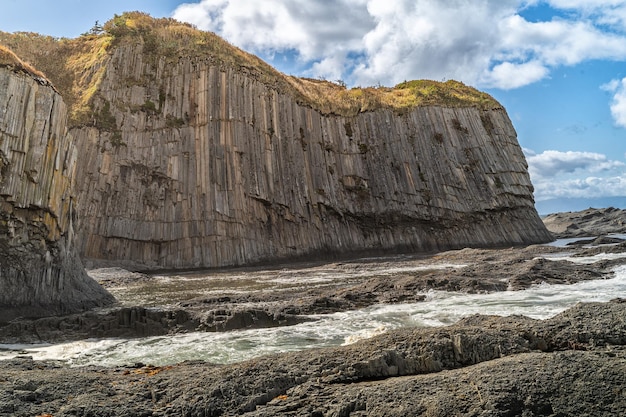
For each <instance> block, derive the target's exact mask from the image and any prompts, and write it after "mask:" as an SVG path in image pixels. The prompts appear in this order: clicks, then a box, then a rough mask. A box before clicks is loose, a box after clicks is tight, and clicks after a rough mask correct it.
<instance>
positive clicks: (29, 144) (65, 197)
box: [0, 48, 113, 322]
mask: <svg viewBox="0 0 626 417" xmlns="http://www.w3.org/2000/svg"><path fill="white" fill-rule="evenodd" d="M66 120H67V113H66V107H65V104H64V103H63V100H62V98H61V96H60V95H59V94H58V93H57V92H56V91H55V90H54V89H53V88H52V87H51V85H50V83H49V82H48V81H47V80H46V79H45V78H43V75H42V74H41V73H38V72H36V71H35V70H33V69H32V68H31V67H30V66H28V65H26V64H24V63H22V62H21V60H19V58H17V57H16V56H15V55H12V53H11V52H10V51H8V50H6V49H4V48H0V322H5V321H8V320H11V319H13V318H15V317H17V316H27V317H36V316H42V315H50V314H57V313H69V312H77V311H82V310H84V309H88V308H92V307H95V306H101V305H105V304H108V303H111V302H112V301H113V297H112V296H111V295H110V294H109V293H107V292H106V291H105V290H104V289H103V288H102V287H100V286H99V285H98V284H97V283H96V282H95V281H93V280H92V279H91V278H89V277H88V276H87V274H86V273H85V271H84V269H83V266H82V264H81V261H80V259H79V257H78V252H77V248H76V246H75V238H76V237H75V235H74V221H75V218H76V200H75V196H74V195H73V191H72V186H73V181H74V178H75V169H76V161H77V159H78V150H77V149H76V148H75V147H74V143H73V140H72V138H71V136H69V135H68V134H67V128H66Z"/></svg>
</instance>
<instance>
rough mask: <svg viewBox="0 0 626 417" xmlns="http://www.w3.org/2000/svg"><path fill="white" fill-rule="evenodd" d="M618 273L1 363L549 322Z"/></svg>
mask: <svg viewBox="0 0 626 417" xmlns="http://www.w3.org/2000/svg"><path fill="white" fill-rule="evenodd" d="M614 271H615V277H614V278H611V279H605V280H594V281H583V282H579V283H576V284H572V285H548V284H540V285H536V286H533V287H531V288H529V289H527V290H524V291H505V292H497V293H491V294H464V293H451V292H443V291H428V292H427V293H426V294H425V295H426V300H425V301H423V302H419V303H414V304H389V305H375V306H372V307H369V308H365V309H361V310H354V311H346V312H339V313H334V314H327V315H316V316H311V318H314V319H316V320H315V321H311V322H305V323H302V324H299V325H295V326H288V327H278V328H270V329H253V330H239V331H231V332H225V333H201V332H194V333H188V334H179V335H172V336H158V337H149V338H142V339H131V340H124V339H104V340H87V341H80V342H74V343H65V344H58V345H30V346H28V345H0V349H4V350H0V359H2V358H4V359H6V358H8V357H14V356H16V355H18V354H26V355H30V356H33V357H34V358H35V359H58V360H65V361H67V362H68V363H70V364H71V365H75V366H80V365H87V364H97V365H104V366H118V365H124V364H133V363H136V362H142V363H145V364H153V365H166V364H171V363H176V362H181V361H184V360H194V359H202V360H206V361H209V362H215V363H232V362H238V361H242V360H245V359H250V358H253V357H258V356H261V355H265V354H270V353H279V352H288V351H295V350H303V349H309V348H313V347H323V346H339V345H342V344H346V343H350V342H353V341H357V340H362V339H363V338H367V337H372V336H375V335H377V334H380V333H381V332H384V331H388V330H391V329H395V328H400V327H411V326H413V327H426V326H442V325H447V324H451V323H454V322H456V321H457V320H459V319H461V318H462V317H465V316H468V315H472V314H494V315H503V316H506V315H513V314H520V315H525V316H529V317H532V318H537V319H544V318H548V317H551V316H553V315H555V314H558V313H559V312H561V311H563V310H565V309H566V308H568V307H570V306H572V305H574V304H576V303H578V302H581V301H584V302H589V301H608V300H611V299H613V298H616V297H619V296H624V295H626V265H624V266H618V267H616V268H614ZM7 349H12V350H7Z"/></svg>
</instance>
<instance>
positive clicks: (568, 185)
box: [524, 149, 626, 201]
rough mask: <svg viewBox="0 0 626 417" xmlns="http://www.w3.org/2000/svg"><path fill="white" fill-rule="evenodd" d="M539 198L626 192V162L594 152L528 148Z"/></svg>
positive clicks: (603, 195)
mask: <svg viewBox="0 0 626 417" xmlns="http://www.w3.org/2000/svg"><path fill="white" fill-rule="evenodd" d="M524 153H525V154H526V159H527V161H528V171H529V173H530V176H531V180H532V182H533V185H534V187H535V200H536V201H544V200H550V199H554V198H578V197H584V198H594V197H610V196H624V195H626V173H624V169H625V168H626V164H625V163H623V162H621V161H614V160H610V159H609V158H608V157H607V156H606V155H603V154H599V153H593V152H572V151H569V152H560V151H545V152H542V153H540V154H537V153H535V152H533V151H532V150H530V149H524Z"/></svg>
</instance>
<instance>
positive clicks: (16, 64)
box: [0, 45, 45, 78]
mask: <svg viewBox="0 0 626 417" xmlns="http://www.w3.org/2000/svg"><path fill="white" fill-rule="evenodd" d="M0 67H5V68H10V69H12V70H13V71H15V72H24V73H26V74H29V75H31V76H33V77H38V78H45V76H44V75H43V73H42V72H41V71H38V70H36V69H35V68H33V66H32V65H30V64H29V63H27V62H24V61H22V60H21V59H20V58H19V57H18V56H17V55H15V53H13V51H11V50H10V49H9V48H7V47H5V46H2V45H0Z"/></svg>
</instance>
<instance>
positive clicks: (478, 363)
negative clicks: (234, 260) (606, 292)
mask: <svg viewBox="0 0 626 417" xmlns="http://www.w3.org/2000/svg"><path fill="white" fill-rule="evenodd" d="M625 345H626V302H625V301H624V300H620V299H616V300H614V301H613V302H610V303H590V304H579V305H577V306H576V307H574V308H572V309H570V310H568V311H566V312H564V313H562V314H560V315H558V316H556V317H554V318H552V319H549V320H545V321H536V320H531V319H528V318H524V317H506V318H501V317H492V316H472V317H468V318H466V319H464V320H462V321H461V322H459V323H457V324H455V325H453V326H449V327H445V328H435V329H404V330H397V331H392V332H389V333H386V334H383V335H381V336H378V337H375V338H372V339H369V340H365V341H361V342H359V343H356V344H354V345H350V346H347V347H341V348H333V349H323V350H314V351H306V352H296V353H286V354H279V355H273V356H267V357H262V358H259V359H255V360H251V361H246V362H242V363H238V364H234V365H229V366H217V365H212V364H210V363H205V362H186V363H181V364H178V365H174V366H166V367H154V366H146V365H143V364H137V365H136V366H134V367H119V368H97V367H83V368H68V367H66V366H64V365H62V364H59V363H55V362H36V361H33V360H31V359H29V358H18V359H14V360H11V361H6V362H5V363H4V364H3V366H2V367H1V368H0V415H2V416H16V417H19V416H33V415H40V416H41V415H53V416H118V417H120V416H193V417H196V416H221V415H246V416H278V415H280V416H383V415H384V416H450V415H466V416H479V415H480V416H487V415H488V416H521V415H523V416H580V415H593V416H616V415H621V414H622V413H623V412H624V410H626V391H625V389H624V387H626V348H625Z"/></svg>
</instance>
